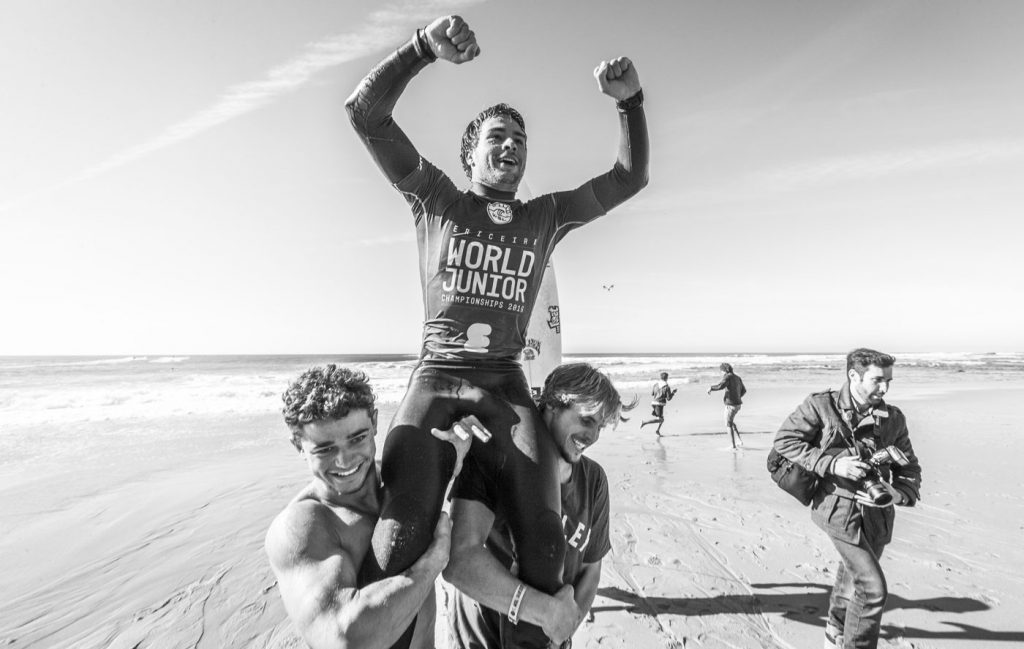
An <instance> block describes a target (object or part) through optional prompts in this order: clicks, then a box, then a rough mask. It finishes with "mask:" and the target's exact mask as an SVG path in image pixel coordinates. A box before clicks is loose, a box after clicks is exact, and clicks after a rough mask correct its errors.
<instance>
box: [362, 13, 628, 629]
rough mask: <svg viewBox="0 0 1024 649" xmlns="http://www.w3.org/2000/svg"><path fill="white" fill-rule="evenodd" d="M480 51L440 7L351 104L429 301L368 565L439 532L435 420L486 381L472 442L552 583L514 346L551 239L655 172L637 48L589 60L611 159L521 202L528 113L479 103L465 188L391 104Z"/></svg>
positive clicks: (414, 553)
mask: <svg viewBox="0 0 1024 649" xmlns="http://www.w3.org/2000/svg"><path fill="white" fill-rule="evenodd" d="M479 54H480V46H479V45H478V44H477V40H476V36H475V34H474V33H473V31H472V30H471V29H470V28H469V26H468V25H467V24H466V23H465V22H464V21H463V20H462V19H461V18H460V17H458V16H446V17H442V18H438V19H436V20H434V21H433V22H432V23H430V24H429V25H428V26H427V27H425V28H423V29H420V30H418V31H417V32H416V33H415V35H413V37H412V38H411V39H410V40H409V41H408V42H407V43H405V44H404V45H402V46H401V47H399V48H398V50H397V51H396V52H394V53H393V54H391V55H389V56H388V57H387V58H385V59H384V60H383V61H382V62H380V63H379V64H377V65H376V66H375V67H374V68H373V69H372V70H371V71H370V73H369V74H368V75H367V76H366V78H364V79H363V80H362V82H361V83H360V84H359V86H358V87H357V88H356V90H355V92H354V93H353V94H352V96H351V97H349V99H348V100H347V102H346V109H347V111H348V115H349V118H350V120H351V122H352V125H353V127H354V128H355V130H356V133H357V134H358V135H359V137H360V139H362V141H363V143H364V144H365V145H366V147H367V149H368V150H369V152H370V155H371V156H372V157H373V160H374V162H376V164H377V165H378V167H380V169H381V171H382V172H383V173H384V176H385V177H386V178H387V179H388V181H390V182H391V183H392V184H393V185H394V187H395V188H396V189H397V190H398V191H400V192H401V193H402V195H403V196H404V197H405V198H406V200H407V201H408V202H409V205H410V207H411V208H412V212H413V217H414V219H413V220H414V223H415V227H416V231H417V239H418V242H419V259H420V264H419V267H420V278H421V282H422V287H423V296H424V307H425V317H424V320H425V322H424V329H423V345H422V349H421V352H420V363H419V365H418V366H417V367H416V369H415V370H414V371H413V374H412V377H411V378H410V381H409V387H408V391H407V392H406V395H405V397H404V399H403V400H402V403H401V404H400V405H399V408H398V411H397V413H396V414H395V418H394V420H393V421H392V425H391V430H390V431H389V433H388V437H387V440H386V442H385V445H384V451H383V464H382V478H383V483H384V495H383V504H382V510H381V517H380V521H379V522H378V524H377V527H376V529H375V530H374V535H373V554H372V556H368V557H367V561H366V563H365V564H364V573H363V577H364V578H365V579H367V580H371V581H372V580H377V579H381V578H385V577H389V576H392V575H396V574H398V573H400V572H402V571H403V570H406V569H407V568H409V566H411V565H412V564H413V563H414V562H415V561H416V559H417V558H418V557H419V556H420V555H422V554H423V551H424V549H425V548H427V546H428V545H429V544H430V542H431V531H432V530H433V529H434V526H435V524H436V522H437V519H438V516H439V513H440V494H441V493H442V492H443V490H444V485H445V484H446V483H447V482H448V478H449V477H450V475H451V472H452V467H453V466H454V464H455V457H454V456H455V452H454V451H453V450H452V448H451V446H450V445H449V444H445V443H444V442H442V441H440V440H438V439H436V438H434V437H433V436H431V435H430V433H429V431H430V430H431V429H432V428H439V429H447V428H448V427H449V426H450V425H451V423H452V421H453V420H454V419H455V418H457V417H458V416H460V415H462V414H465V412H466V411H465V410H459V409H458V408H461V407H462V406H461V405H459V404H458V400H459V396H460V394H461V393H462V392H464V391H465V390H467V389H469V388H471V387H472V386H478V387H480V388H483V389H485V390H487V391H488V392H489V393H490V394H493V395H494V396H496V397H497V398H499V399H501V400H503V401H504V403H505V409H504V410H502V409H500V408H499V409H497V410H492V412H489V413H479V414H482V415H483V417H482V418H485V421H486V423H487V426H488V428H489V429H490V431H491V432H492V433H493V435H494V439H493V440H492V442H491V443H490V444H489V445H488V447H487V448H481V447H479V446H474V450H473V453H474V454H477V460H478V461H479V462H481V463H482V464H483V465H484V466H485V467H486V468H487V470H488V471H489V472H490V474H491V475H492V477H493V478H494V479H495V480H497V481H498V483H499V485H500V487H501V489H500V491H501V494H502V499H503V502H502V503H501V504H500V506H501V507H502V508H503V511H504V513H505V514H506V515H507V517H508V520H509V521H510V524H511V529H512V537H513V539H514V541H515V543H516V546H517V548H520V549H521V554H520V556H521V557H522V562H521V564H520V567H519V576H520V578H521V579H523V580H524V581H525V582H526V583H528V584H530V585H531V586H533V587H535V588H537V589H539V590H541V591H543V592H545V593H549V594H553V593H555V592H557V591H558V590H559V588H560V587H561V585H562V580H561V571H562V564H563V559H564V555H565V539H564V538H563V536H562V525H561V517H560V504H559V488H558V464H557V452H556V449H555V447H554V443H553V442H552V440H551V438H550V435H549V434H548V433H547V432H546V431H545V430H544V424H543V421H542V420H541V417H540V413H539V412H538V410H537V407H536V406H535V405H534V403H533V401H532V399H531V397H530V390H529V387H528V386H527V384H526V381H525V379H524V377H523V373H522V370H521V368H520V366H519V364H518V363H517V362H516V358H517V357H518V355H519V353H520V351H521V350H522V349H523V347H524V345H525V333H526V327H527V323H528V321H529V318H530V314H531V311H532V309H533V305H534V301H535V299H536V296H537V291H538V289H539V287H540V283H541V275H542V273H543V269H544V267H545V265H546V263H547V261H548V258H549V256H550V255H551V251H552V249H553V248H554V246H555V244H556V243H558V242H559V241H560V240H561V239H562V238H563V237H564V236H565V235H566V234H567V233H568V232H570V231H571V230H573V229H574V228H576V227H579V226H581V225H584V224H586V223H589V222H590V221H592V220H594V219H596V218H598V217H599V216H602V215H603V214H605V213H606V212H608V211H609V210H611V209H612V208H614V207H615V206H617V205H619V204H620V203H622V202H623V201H625V200H626V199H628V198H629V197H631V196H633V195H634V194H636V193H637V192H639V191H640V190H641V189H642V188H643V187H644V186H645V185H646V184H647V168H648V140H647V124H646V118H645V116H644V109H643V93H642V91H641V87H640V80H639V77H638V75H637V72H636V68H635V67H634V66H633V64H632V62H631V61H630V60H629V59H627V58H617V59H613V60H610V61H603V62H601V63H600V64H599V65H598V66H597V69H596V70H595V71H594V77H595V78H596V80H597V83H598V88H599V89H600V91H601V92H602V93H604V94H606V95H608V96H610V97H612V98H613V99H615V100H616V102H617V103H616V106H617V108H618V111H619V127H620V143H619V149H618V155H617V158H616V160H615V164H614V166H613V167H612V169H611V170H609V171H608V172H606V173H604V174H602V175H600V176H597V177H595V178H593V179H591V180H589V181H587V182H585V183H583V184H582V185H580V186H579V187H578V188H576V189H573V190H570V191H562V192H555V193H552V194H546V195H543V196H539V197H537V198H535V199H533V200H530V201H528V202H526V203H522V202H520V201H518V200H516V191H517V189H518V187H519V183H520V181H521V180H522V177H523V173H524V172H525V170H526V159H527V156H526V153H527V137H526V127H525V122H524V121H523V118H522V116H521V115H520V114H519V113H518V112H517V111H516V110H515V109H514V108H512V107H511V106H508V105H506V104H497V105H495V106H492V107H490V108H487V109H485V110H484V111H483V112H481V113H480V114H479V115H478V116H477V117H476V119H474V120H473V121H472V122H471V123H470V124H469V126H468V127H467V128H466V131H465V133H464V134H463V137H462V146H461V152H460V160H461V162H462V166H463V169H464V170H465V172H466V175H467V176H468V177H469V178H470V180H471V186H470V189H469V190H468V191H459V190H458V189H456V187H455V185H454V184H453V183H452V181H451V180H449V179H448V177H447V176H445V175H444V173H442V172H441V171H440V170H439V169H437V167H435V166H434V165H432V164H431V163H430V162H428V161H427V160H425V159H424V158H422V157H421V156H420V154H419V152H418V151H417V150H416V148H415V147H414V146H413V145H412V143H411V141H410V140H409V138H408V137H407V136H406V134H405V133H404V132H403V131H402V129H401V128H399V127H398V125H397V124H396V123H395V121H394V119H393V117H392V111H393V109H394V106H395V103H396V102H397V101H398V98H399V97H400V96H401V94H402V92H403V91H404V90H405V87H406V85H407V84H408V83H409V82H410V81H411V80H412V78H413V77H414V76H416V74H417V73H418V72H420V70H422V69H423V68H424V67H426V66H427V65H429V64H430V63H431V62H433V61H435V60H437V59H443V60H446V61H450V62H452V63H457V64H458V63H465V62H468V61H471V60H473V59H474V58H476V57H477V56H478V55H479ZM501 63H502V64H503V65H504V64H505V63H506V61H505V60H502V61H501ZM500 73H501V69H500V68H498V69H496V70H495V74H496V75H499V74H500ZM495 78H496V79H497V78H498V77H495ZM430 109H431V110H436V109H437V107H436V106H432V107H430ZM590 135H591V134H587V137H590ZM475 414H476V413H475ZM508 627H509V628H508V629H507V631H506V636H507V638H508V640H507V641H506V642H505V646H506V647H546V646H547V644H548V641H547V638H546V637H545V636H544V634H543V632H542V631H541V629H540V628H539V627H536V626H533V625H530V624H526V623H521V624H519V625H512V624H511V623H508ZM408 633H411V631H409V632H408ZM406 637H407V636H406ZM405 643H406V641H405V639H404V638H403V640H402V642H401V643H399V644H400V645H401V646H404V645H405Z"/></svg>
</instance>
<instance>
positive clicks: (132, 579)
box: [0, 359, 1024, 649]
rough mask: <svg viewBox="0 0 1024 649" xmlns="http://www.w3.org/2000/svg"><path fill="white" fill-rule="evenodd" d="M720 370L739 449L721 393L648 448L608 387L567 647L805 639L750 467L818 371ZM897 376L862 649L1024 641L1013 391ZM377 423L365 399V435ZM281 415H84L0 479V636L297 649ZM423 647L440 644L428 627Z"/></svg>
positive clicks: (30, 439)
mask: <svg viewBox="0 0 1024 649" xmlns="http://www.w3.org/2000/svg"><path fill="white" fill-rule="evenodd" d="M595 362H599V359H598V360H597V361H595ZM737 371H738V372H739V373H740V374H741V375H743V376H744V380H745V381H746V383H747V385H748V389H749V390H750V392H749V393H748V395H747V397H746V399H745V401H746V403H745V404H744V406H743V409H742V410H741V412H740V414H739V416H738V417H737V423H738V425H739V427H740V430H741V431H743V433H744V435H743V439H744V443H745V448H744V449H743V450H739V451H733V450H732V449H731V448H730V447H729V440H728V436H727V435H726V434H725V431H724V425H723V423H722V402H721V395H720V393H714V394H712V395H710V396H709V395H706V394H705V390H706V387H707V385H708V383H707V382H704V381H690V382H687V383H680V384H679V386H678V387H679V388H680V391H679V393H678V394H677V396H676V398H675V399H674V400H673V401H671V402H670V403H669V406H668V408H667V409H666V423H665V425H664V427H663V430H662V432H663V433H664V437H662V438H657V437H655V435H654V432H653V427H651V426H648V427H645V428H644V429H640V427H639V422H640V420H641V419H643V418H644V417H646V416H647V415H648V413H649V406H648V405H647V401H648V400H649V398H648V395H647V394H645V391H644V390H642V389H640V386H642V385H643V383H644V381H641V380H639V379H637V380H636V382H635V383H634V384H633V385H635V386H637V387H634V388H632V389H630V390H628V391H625V392H626V393H625V396H626V397H627V398H629V397H630V396H631V395H632V394H634V393H635V394H636V395H637V397H638V398H639V400H640V403H639V405H638V407H637V409H636V410H634V411H633V412H632V413H631V414H630V421H628V422H625V423H622V424H620V425H619V427H618V428H617V429H616V430H614V431H606V432H605V433H604V435H603V436H602V439H601V442H600V443H599V444H598V445H597V446H595V447H594V448H593V449H591V450H590V451H589V452H588V454H590V455H591V456H592V457H593V458H594V459H596V460H597V461H598V462H600V463H601V464H602V465H603V466H604V467H605V469H606V471H607V473H608V476H609V482H610V488H611V508H612V520H611V536H612V552H611V553H610V554H609V555H608V556H607V557H606V559H605V561H604V566H603V574H602V580H601V585H600V588H599V590H598V596H597V598H596V600H595V603H594V607H593V611H592V613H593V614H592V616H591V618H590V620H589V621H586V622H584V624H583V625H582V626H581V628H580V629H579V631H578V633H577V635H576V638H575V641H574V646H575V647H598V646H600V647H637V646H651V647H684V646H702V647H751V648H754V647H808V646H820V643H821V636H822V629H823V624H824V622H823V616H824V614H825V610H826V608H827V595H828V589H829V588H830V587H831V583H832V578H833V576H834V573H833V572H832V571H833V570H834V565H835V556H834V554H835V552H834V550H833V549H832V547H831V544H830V543H829V541H828V539H827V537H826V536H825V535H824V534H823V533H822V532H821V531H820V530H818V529H817V528H816V527H814V525H813V524H812V523H811V522H810V516H809V511H808V510H807V509H806V508H803V507H801V506H800V505H799V504H798V503H797V502H796V501H795V500H792V499H790V498H789V497H788V496H787V495H786V494H784V493H782V492H781V491H780V490H778V489H777V488H776V487H775V486H774V485H773V484H772V483H771V481H770V479H769V478H768V475H767V472H766V470H765V467H764V459H765V456H766V454H767V450H768V447H769V445H770V443H771V440H772V436H773V434H774V431H775V429H776V428H777V427H778V425H779V424H780V423H781V421H782V420H783V419H784V418H785V416H786V415H787V414H788V413H789V412H790V411H791V410H792V409H793V408H795V406H796V405H797V404H798V403H799V401H800V400H801V399H802V398H803V396H806V394H807V393H808V392H810V391H812V390H818V389H822V388H824V387H827V385H822V384H821V383H822V382H823V380H822V379H823V378H824V377H825V375H814V376H803V377H802V378H801V380H799V381H795V382H794V383H793V384H787V383H785V382H784V381H781V380H777V381H760V380H758V377H757V375H756V374H749V373H744V371H743V370H742V369H741V368H739V367H738V368H737ZM839 376H840V377H841V374H839ZM902 378H903V377H902V376H901V375H900V373H899V366H897V382H895V383H894V387H893V390H892V392H891V393H890V397H891V402H892V403H893V404H895V405H897V406H900V407H901V409H902V410H903V411H904V413H905V414H906V415H907V419H908V423H909V427H910V431H911V436H912V439H913V441H914V444H915V449H916V451H917V453H918V455H919V456H920V458H921V462H922V466H923V470H924V484H923V488H922V501H921V503H920V505H919V506H918V507H915V508H912V509H906V508H901V509H900V510H899V511H898V512H897V522H896V532H895V539H894V541H893V543H892V544H891V545H890V546H889V547H888V548H887V550H886V553H885V555H884V557H883V560H882V564H883V566H884V568H885V571H886V574H887V577H888V579H889V587H890V599H889V605H888V607H887V612H886V614H885V617H884V618H883V640H882V643H881V644H880V646H882V647H898V648H901V649H907V648H910V647H913V648H915V649H954V648H955V649H961V648H963V649H966V648H968V647H970V648H972V649H973V648H981V649H996V648H997V647H998V648H1002V647H1007V646H1013V645H1014V644H1015V643H1022V642H1024V629H1022V628H1021V626H1020V625H1019V623H1018V622H1017V619H1016V611H1019V610H1024V577H1021V575H1024V551H1022V550H1021V549H1020V548H1018V546H1019V539H1020V538H1021V531H1022V529H1024V528H1022V523H1021V521H1024V500H1022V497H1021V494H1022V493H1024V484H1022V480H1024V479H1022V478H1021V477H1020V476H1019V473H1018V472H1017V471H1016V468H1015V459H1016V457H1019V456H1020V454H1021V453H1022V452H1024V441H1022V440H1021V439H1020V437H1019V436H1018V435H1015V429H1016V427H1015V417H1014V414H1015V409H1016V405H1017V404H1018V403H1021V402H1022V399H1024V377H1022V378H1021V379H1019V380H1014V379H1013V378H1012V377H1010V378H1007V377H1001V378H1000V379H999V380H993V381H981V380H975V381H973V382H972V381H968V380H965V379H962V377H954V380H951V381H940V380H934V381H929V382H923V381H922V382H919V383H913V384H912V383H908V382H906V381H903V380H901V379H902ZM670 380H671V379H670ZM833 385H834V386H835V387H838V381H836V382H833ZM393 408H394V405H393V402H390V401H389V402H388V403H386V404H384V405H383V407H382V412H381V421H388V420H389V419H390V417H391V414H392V413H393ZM279 416H280V415H279V414H277V413H276V412H274V411H273V409H272V408H267V411H265V412H256V413H252V412H248V413H246V412H242V413H232V412H222V413H220V414H217V413H215V412H206V411H203V412H200V413H197V414H193V415H187V414H182V415H176V416H174V417H171V418H167V417H162V418H160V419H159V421H155V420H154V421H150V422H148V423H147V422H146V421H145V420H141V419H131V418H127V419H125V420H122V421H118V422H117V423H116V425H114V424H110V423H109V422H108V423H107V424H104V422H103V421H99V422H94V425H92V427H91V428H88V429H89V430H90V431H91V433H92V434H95V435H97V436H98V438H97V440H95V444H93V445H85V446H82V447H81V448H76V449H75V451H74V452H72V453H68V454H58V455H56V456H54V458H53V459H52V460H51V461H50V462H48V461H47V458H37V459H36V461H35V462H33V463H24V464H21V465H19V466H18V467H15V468H14V469H12V468H11V467H7V469H8V470H6V471H5V472H0V511H2V512H3V515H2V517H3V529H4V534H3V536H2V538H0V574H4V576H5V579H4V580H3V582H4V583H3V585H2V586H0V610H3V611H4V615H3V617H2V620H0V643H3V644H4V646H9V647H76V648H80V647H82V648H88V647H135V646H139V647H146V646H162V647H163V646H166V647H178V646H181V647H186V646H187V647H192V646H195V647H294V646H301V643H299V642H298V640H297V638H296V637H295V635H294V631H293V630H292V628H291V625H290V623H289V622H288V620H287V618H286V616H285V614H284V611H283V607H282V605H281V603H280V598H279V597H278V595H277V591H276V587H275V581H274V578H273V575H272V573H271V572H270V570H269V567H268V566H267V562H266V559H265V556H264V554H263V551H262V539H263V535H264V533H265V531H266V528H267V526H268V525H269V523H270V520H271V519H272V518H273V516H274V515H276V513H277V512H278V511H280V509H281V508H283V507H284V505H285V504H286V503H287V502H288V500H289V499H290V498H291V497H292V496H293V495H294V493H296V492H297V491H298V490H299V488H300V487H301V486H302V485H303V484H305V482H306V481H307V480H308V477H307V475H308V474H307V469H306V468H305V464H304V462H303V461H302V459H301V456H299V455H298V454H297V453H295V451H294V450H293V449H292V448H291V447H290V446H289V445H288V442H287V432H286V430H285V428H284V426H283V423H280V420H279ZM126 422H127V423H126ZM152 431H159V434H149V435H147V434H146V433H147V432H150V433H151V432H152ZM20 432H21V434H23V435H25V436H26V439H25V440H24V441H23V442H21V443H22V444H23V445H25V447H26V448H28V449H31V448H32V447H33V446H34V445H35V444H44V441H43V439H44V438H43V437H42V436H44V435H45V434H46V428H45V427H44V426H38V427H23V428H22V429H21V431H20ZM104 436H106V437H104ZM133 438H134V439H135V441H134V443H133V444H132V445H130V446H126V444H127V443H128V441H127V440H131V439H133ZM382 438H383V433H381V437H380V438H379V439H378V447H380V445H381V444H380V443H381V442H382ZM104 439H105V440H106V442H109V445H108V446H104V444H105V443H106V442H104V441H103V440H104ZM62 443H67V442H62ZM29 456H30V454H29ZM1011 462H1013V463H1014V464H1011ZM33 467H36V468H38V469H39V470H38V471H33ZM42 467H49V468H48V469H47V470H46V471H43V470H42ZM58 469H59V470H58ZM51 471H52V472H51ZM27 476H31V478H29V477H27ZM437 637H438V639H439V646H441V647H443V646H446V645H445V644H444V638H445V630H444V628H443V624H439V626H438V629H437Z"/></svg>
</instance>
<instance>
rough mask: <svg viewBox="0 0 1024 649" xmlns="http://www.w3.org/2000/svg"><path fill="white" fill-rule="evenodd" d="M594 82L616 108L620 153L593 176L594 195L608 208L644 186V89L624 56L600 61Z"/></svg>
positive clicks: (647, 150) (646, 159)
mask: <svg viewBox="0 0 1024 649" xmlns="http://www.w3.org/2000/svg"><path fill="white" fill-rule="evenodd" d="M594 78H595V79H597V86H598V88H599V89H600V90H601V92H603V93H604V94H606V95H608V96H609V97H611V98H612V99H614V100H615V102H616V107H617V108H618V110H619V153H618V156H617V158H616V160H615V166H614V167H613V168H612V170H611V171H609V172H608V173H606V174H604V175H602V176H598V177H597V178H595V179H594V180H593V183H594V195H595V196H597V200H598V201H599V202H600V203H601V206H602V207H604V209H605V211H608V210H611V209H612V208H613V207H615V206H616V205H619V204H620V203H622V202H624V201H625V200H626V199H628V198H629V197H631V196H633V195H635V194H636V193H637V192H639V191H640V190H641V189H643V188H644V187H646V186H647V180H648V176H647V171H648V166H649V163H650V147H649V142H648V137H647V117H646V116H645V115H644V107H643V104H644V93H643V90H642V89H641V87H640V77H639V75H637V71H636V66H634V65H633V62H632V61H630V60H629V59H628V58H626V57H619V58H617V59H612V60H611V61H602V62H601V63H600V64H599V65H598V66H597V68H596V69H595V70H594Z"/></svg>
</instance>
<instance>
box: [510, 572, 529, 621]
mask: <svg viewBox="0 0 1024 649" xmlns="http://www.w3.org/2000/svg"><path fill="white" fill-rule="evenodd" d="M524 595H526V584H524V583H522V582H519V585H518V586H516V592H515V593H514V594H513V595H512V603H511V604H509V605H508V621H509V622H511V623H512V624H519V606H520V605H521V604H522V603H523V596H524Z"/></svg>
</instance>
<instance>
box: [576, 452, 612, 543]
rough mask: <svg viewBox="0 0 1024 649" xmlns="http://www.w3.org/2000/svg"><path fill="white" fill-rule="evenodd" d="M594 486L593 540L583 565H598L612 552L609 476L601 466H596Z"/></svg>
mask: <svg viewBox="0 0 1024 649" xmlns="http://www.w3.org/2000/svg"><path fill="white" fill-rule="evenodd" d="M595 466H596V467H597V471H595V475H594V485H593V488H592V489H591V490H590V492H591V497H592V498H593V499H594V500H593V504H592V507H591V511H592V512H593V514H594V521H593V532H592V534H593V540H592V541H591V542H590V545H588V546H587V550H586V552H584V554H583V558H582V561H583V563H597V562H598V561H600V560H601V559H603V558H604V556H605V555H606V554H608V553H609V552H611V549H612V543H611V539H610V538H609V535H608V519H609V515H610V507H609V498H608V476H607V475H606V474H605V472H604V469H603V468H601V466H600V465H597V464H595Z"/></svg>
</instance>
